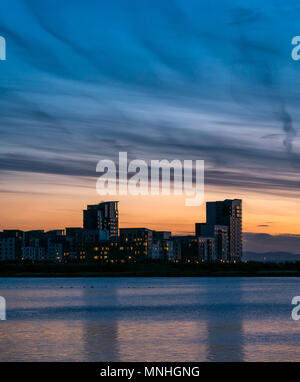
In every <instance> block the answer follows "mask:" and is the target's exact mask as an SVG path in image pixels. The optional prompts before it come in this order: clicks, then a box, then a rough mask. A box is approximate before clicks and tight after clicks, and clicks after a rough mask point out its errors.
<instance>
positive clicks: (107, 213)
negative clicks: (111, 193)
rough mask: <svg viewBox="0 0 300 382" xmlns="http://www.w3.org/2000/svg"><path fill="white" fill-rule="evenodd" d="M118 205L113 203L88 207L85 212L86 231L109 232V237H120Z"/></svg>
mask: <svg viewBox="0 0 300 382" xmlns="http://www.w3.org/2000/svg"><path fill="white" fill-rule="evenodd" d="M118 203H119V202H116V201H113V202H102V203H99V204H95V205H88V206H87V209H86V210H84V211H83V227H84V228H85V229H86V230H98V231H108V232H109V237H114V236H118V234H119V216H118Z"/></svg>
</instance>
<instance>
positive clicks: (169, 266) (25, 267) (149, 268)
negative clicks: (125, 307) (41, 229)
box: [0, 262, 300, 277]
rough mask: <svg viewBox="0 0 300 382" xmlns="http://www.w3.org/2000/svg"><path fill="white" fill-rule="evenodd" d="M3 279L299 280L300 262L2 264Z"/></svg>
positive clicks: (0, 272) (1, 274)
mask: <svg viewBox="0 0 300 382" xmlns="http://www.w3.org/2000/svg"><path fill="white" fill-rule="evenodd" d="M0 277H300V262H295V263H260V262H248V263H243V262H241V263H237V264H221V263H199V264H195V263H193V264H192V263H165V262H145V263H127V264H99V263H98V264H97V263H85V264H83V263H67V264H65V263H16V262H14V263H12V262H10V263H1V264H0Z"/></svg>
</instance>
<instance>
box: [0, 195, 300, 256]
mask: <svg viewBox="0 0 300 382" xmlns="http://www.w3.org/2000/svg"><path fill="white" fill-rule="evenodd" d="M151 197H152V198H155V197H153V196H147V197H143V199H144V200H145V201H147V198H151ZM160 197H161V196H160ZM170 197H172V195H171V196H167V197H165V199H166V203H167V201H168V199H170ZM237 197H238V198H239V196H238V195H237ZM129 198H130V197H129ZM131 198H133V199H134V197H131ZM97 199H98V201H97ZM102 199H103V198H101V200H102ZM118 199H120V200H122V197H120V196H119V198H118ZM219 199H224V197H223V198H222V197H220V198H219ZM94 200H95V203H94V204H97V203H99V197H97V198H95V199H94ZM102 201H103V202H105V200H102ZM119 203H120V201H119ZM205 203H206V202H205ZM205 203H203V205H202V206H200V207H192V208H191V207H188V208H186V207H185V208H186V209H187V210H188V211H191V214H190V215H189V216H188V217H187V219H188V218H190V219H189V221H187V223H185V224H184V225H186V226H188V227H189V229H188V230H181V229H180V228H181V227H182V225H183V224H182V225H180V224H173V221H174V219H176V215H174V217H173V216H171V222H170V220H169V222H168V219H167V217H166V216H164V215H163V211H164V210H162V209H161V206H160V205H159V206H157V211H158V212H160V213H161V215H160V219H161V220H160V222H159V223H158V224H153V222H152V223H151V221H150V222H149V221H145V220H143V216H149V215H147V212H148V213H149V212H150V214H151V215H150V216H152V214H153V212H154V211H155V210H153V206H152V209H151V208H150V211H149V210H148V211H147V208H148V205H147V204H146V205H145V203H143V207H144V208H142V209H141V208H139V209H138V210H136V211H135V212H134V214H136V215H134V214H132V219H131V220H130V221H126V219H125V218H124V216H123V205H122V203H120V211H121V212H120V216H119V224H120V227H125V226H126V227H128V228H134V227H136V226H140V227H144V226H147V227H148V228H149V229H152V230H158V231H159V230H167V231H171V232H172V234H173V235H193V234H194V232H195V222H205V221H206V214H205ZM81 204H82V203H81ZM90 204H93V203H88V205H90ZM245 205H246V208H247V204H246V203H245V201H244V200H243V209H244V219H243V243H244V244H243V245H244V248H245V251H250V252H251V251H253V252H261V253H263V252H280V251H282V252H290V253H295V254H299V250H298V248H299V246H300V235H291V234H286V235H284V234H281V235H270V234H267V233H254V232H247V231H245V229H244V220H245V219H247V212H245ZM178 208H180V204H179V206H178ZM84 209H85V206H82V207H81V208H78V209H76V210H75V214H74V215H76V218H75V219H74V218H72V219H71V221H70V224H63V223H61V224H58V222H57V219H55V221H54V223H53V224H52V225H51V226H48V227H47V225H43V224H41V225H37V224H34V225H32V226H26V225H25V226H22V225H21V224H20V225H13V226H2V225H1V224H0V230H5V229H8V230H10V229H12V230H13V229H20V230H23V231H30V230H40V229H43V230H45V231H51V230H55V229H65V228H66V227H75V226H76V227H81V226H83V221H82V220H83V219H82V210H84ZM199 209H200V210H201V211H200V212H201V213H200V214H198V212H199ZM138 211H139V213H137V212H138ZM246 211H247V209H246ZM145 212H146V213H145ZM173 212H174V211H173ZM48 213H51V211H48ZM58 215H59V214H58ZM191 216H194V218H192V217H191ZM135 217H137V219H136V220H135V219H134V218H135ZM164 218H165V220H164ZM169 219H170V217H169ZM174 227H175V229H174ZM176 228H177V229H176ZM178 228H179V229H178Z"/></svg>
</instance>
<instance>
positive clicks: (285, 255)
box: [242, 252, 300, 263]
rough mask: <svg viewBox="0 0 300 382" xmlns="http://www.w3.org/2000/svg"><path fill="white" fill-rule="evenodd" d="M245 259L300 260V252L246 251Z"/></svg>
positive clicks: (270, 260) (269, 260)
mask: <svg viewBox="0 0 300 382" xmlns="http://www.w3.org/2000/svg"><path fill="white" fill-rule="evenodd" d="M242 260H243V261H261V262H276V263H280V262H281V263H283V262H287V261H289V262H295V261H300V254H294V253H291V252H264V253H257V252H244V253H243V258H242Z"/></svg>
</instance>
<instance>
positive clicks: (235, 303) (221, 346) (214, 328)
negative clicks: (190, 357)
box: [206, 279, 244, 362]
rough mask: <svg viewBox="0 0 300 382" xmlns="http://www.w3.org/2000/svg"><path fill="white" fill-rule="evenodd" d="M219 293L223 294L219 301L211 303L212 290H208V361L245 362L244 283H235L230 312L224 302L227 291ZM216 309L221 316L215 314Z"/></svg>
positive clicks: (236, 280)
mask: <svg viewBox="0 0 300 382" xmlns="http://www.w3.org/2000/svg"><path fill="white" fill-rule="evenodd" d="M216 292H217V291H216ZM219 292H221V293H220V295H219V296H218V297H217V301H211V298H212V296H211V290H209V289H206V311H207V314H206V322H207V344H208V346H207V360H208V361H216V362H226V361H231V362H232V361H235V362H238V361H243V360H244V338H243V311H242V309H241V306H242V297H243V296H242V282H241V280H240V279H235V281H234V293H232V294H231V301H230V310H229V312H228V307H227V306H223V304H224V303H223V302H222V298H223V296H224V293H226V291H223V292H222V291H220V290H219ZM215 309H220V312H219V314H215ZM220 314H221V315H222V316H221V317H220Z"/></svg>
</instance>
